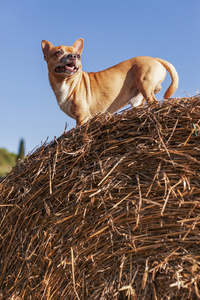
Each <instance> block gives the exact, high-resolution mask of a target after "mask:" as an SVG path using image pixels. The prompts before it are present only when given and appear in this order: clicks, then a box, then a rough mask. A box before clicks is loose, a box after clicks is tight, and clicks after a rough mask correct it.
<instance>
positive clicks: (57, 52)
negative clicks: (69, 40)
mask: <svg viewBox="0 0 200 300" xmlns="http://www.w3.org/2000/svg"><path fill="white" fill-rule="evenodd" d="M54 55H55V56H57V57H58V56H60V55H62V51H56V52H55V53H54Z"/></svg>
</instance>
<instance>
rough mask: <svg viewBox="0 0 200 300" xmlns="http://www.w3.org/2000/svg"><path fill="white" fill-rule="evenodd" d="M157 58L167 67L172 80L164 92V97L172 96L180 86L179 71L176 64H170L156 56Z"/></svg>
mask: <svg viewBox="0 0 200 300" xmlns="http://www.w3.org/2000/svg"><path fill="white" fill-rule="evenodd" d="M156 60H157V61H159V62H160V63H161V64H162V65H163V66H164V67H165V69H166V70H167V71H168V72H169V74H170V76H171V79H172V82H171V84H170V86H169V87H168V89H167V90H166V92H165V94H164V98H170V97H171V96H172V95H173V94H174V93H175V92H176V90H177V88H178V82H179V78H178V73H177V72H176V69H175V68H174V66H173V65H172V64H170V63H169V62H168V61H166V60H164V59H161V58H156Z"/></svg>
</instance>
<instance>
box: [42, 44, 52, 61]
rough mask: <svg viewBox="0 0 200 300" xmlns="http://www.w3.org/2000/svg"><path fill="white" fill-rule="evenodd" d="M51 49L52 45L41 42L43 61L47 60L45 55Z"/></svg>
mask: <svg viewBox="0 0 200 300" xmlns="http://www.w3.org/2000/svg"><path fill="white" fill-rule="evenodd" d="M52 48H53V45H52V44H51V43H50V42H48V41H46V40H43V41H42V50H43V53H44V60H46V59H47V55H48V53H49V51H50V50H51V49H52Z"/></svg>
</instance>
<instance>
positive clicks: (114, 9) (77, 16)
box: [0, 0, 200, 152]
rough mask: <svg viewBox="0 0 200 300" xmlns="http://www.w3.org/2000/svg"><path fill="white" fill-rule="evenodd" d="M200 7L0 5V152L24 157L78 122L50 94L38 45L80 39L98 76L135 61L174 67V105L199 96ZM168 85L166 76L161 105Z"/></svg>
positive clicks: (107, 2) (170, 3)
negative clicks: (21, 150) (21, 151)
mask: <svg viewBox="0 0 200 300" xmlns="http://www.w3.org/2000/svg"><path fill="white" fill-rule="evenodd" d="M199 12H200V1H199V0H192V1H188V0H167V1H162V0H151V1H149V0H123V1H118V0H101V1H95V0H84V1H83V0H76V1H72V0H70V1H67V0H65V1H64V0H59V1H55V0H53V1H52V0H49V1H47V0H28V1H27V0H17V1H16V0H9V1H3V0H0V41H1V46H0V66H1V67H0V148H2V147H4V148H7V149H8V150H9V151H11V152H17V151H18V146H19V140H20V139H21V138H23V139H24V140H25V145H26V152H30V151H32V150H33V149H34V148H35V147H37V146H38V145H40V144H41V142H42V141H43V142H44V141H45V140H46V139H47V137H49V140H51V139H53V138H54V136H56V137H59V136H60V135H61V134H62V133H63V131H64V129H65V124H66V123H67V124H68V127H67V128H68V129H71V128H73V127H74V126H75V121H74V120H73V119H71V118H69V117H68V116H67V115H65V114H64V113H63V112H62V111H61V110H60V109H59V107H58V105H57V101H56V98H55V96H54V94H53V92H52V90H51V88H50V85H49V82H48V76H47V66H46V62H45V61H44V60H43V55H42V50H41V40H42V39H46V40H49V41H50V42H51V43H53V44H54V45H61V44H64V45H72V44H73V43H74V41H75V40H76V39H78V38H83V39H84V42H85V45H84V50H83V54H82V65H83V70H84V71H86V72H90V71H99V70H103V69H105V68H107V67H110V66H112V65H115V64H117V63H119V62H121V61H123V60H126V59H129V58H131V57H135V56H140V55H148V56H153V57H160V58H163V59H165V60H168V61H170V62H171V63H172V64H173V65H174V66H175V67H176V69H177V71H178V74H179V77H180V84H179V88H178V90H177V92H176V93H175V95H174V96H175V97H185V96H186V93H187V94H189V95H191V96H194V95H195V94H197V93H199V92H200V50H199V49H200V18H199ZM169 83H170V79H169V76H167V78H166V80H165V82H164V83H163V85H162V86H163V89H162V91H161V92H160V93H159V94H158V95H157V98H158V99H162V97H163V94H164V91H165V90H166V88H167V86H168V85H169Z"/></svg>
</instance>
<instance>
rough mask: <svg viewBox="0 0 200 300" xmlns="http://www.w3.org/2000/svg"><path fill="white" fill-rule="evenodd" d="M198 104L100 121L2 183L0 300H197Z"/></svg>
mask: <svg viewBox="0 0 200 300" xmlns="http://www.w3.org/2000/svg"><path fill="white" fill-rule="evenodd" d="M199 122H200V97H199V96H196V97H192V98H189V99H187V98H183V99H172V100H168V101H165V102H164V103H162V104H161V105H160V106H159V107H158V108H151V109H149V108H145V109H135V110H132V109H129V110H125V111H124V112H123V113H120V114H115V115H113V116H107V117H105V116H104V117H99V118H96V119H93V120H91V121H90V123H88V124H85V125H84V126H81V127H78V128H75V129H72V130H71V131H69V132H67V133H64V134H63V135H62V136H61V137H60V138H58V139H55V140H54V141H52V142H51V143H50V144H44V145H43V146H41V147H40V148H39V149H37V150H35V152H34V153H32V154H30V155H29V156H28V157H27V158H26V160H25V161H24V162H23V163H20V164H18V165H17V166H16V167H15V168H14V169H13V170H12V171H11V172H10V173H9V174H8V175H7V176H6V178H5V179H3V181H2V182H1V183H0V220H1V221H0V253H1V273H0V294H1V297H0V298H1V299H19V300H21V299H92V300H93V299H102V300H103V299H145V300H146V299H197V298H199V297H200V291H199V288H200V286H199V277H200V275H199V274H200V273H199V270H200V260H199V257H200V256H199V244H200V233H199V224H200V168H199V167H200V146H199V141H200V127H199Z"/></svg>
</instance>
